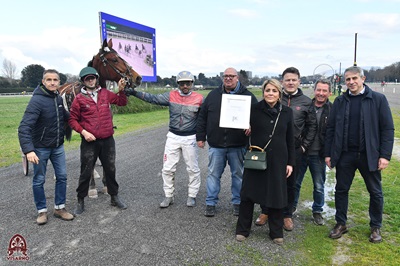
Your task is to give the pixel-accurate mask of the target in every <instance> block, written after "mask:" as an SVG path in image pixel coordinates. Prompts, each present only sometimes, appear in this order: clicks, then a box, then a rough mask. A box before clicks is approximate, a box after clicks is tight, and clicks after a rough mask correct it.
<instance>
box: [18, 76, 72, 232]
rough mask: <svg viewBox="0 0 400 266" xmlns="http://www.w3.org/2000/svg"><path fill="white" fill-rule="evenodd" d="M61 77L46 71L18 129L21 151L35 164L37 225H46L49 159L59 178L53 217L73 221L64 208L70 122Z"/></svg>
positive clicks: (34, 193) (33, 180)
mask: <svg viewBox="0 0 400 266" xmlns="http://www.w3.org/2000/svg"><path fill="white" fill-rule="evenodd" d="M59 86H60V75H59V73H58V71H56V70H54V69H48V70H45V71H44V73H43V79H42V83H41V84H40V85H39V86H38V87H37V88H36V89H35V90H34V92H33V96H32V98H31V100H30V101H29V104H28V106H27V108H26V110H25V113H24V116H23V118H22V121H21V123H20V125H19V128H18V138H19V142H20V145H21V149H22V152H23V153H24V154H26V157H27V159H28V161H29V162H31V163H33V171H34V174H33V179H32V188H33V197H34V201H35V205H36V209H37V211H38V213H39V215H38V217H37V219H36V222H37V224H38V225H43V224H46V223H47V205H46V196H45V192H44V183H45V178H46V170H47V161H48V160H49V159H50V161H51V163H52V165H53V167H54V173H55V176H56V185H55V193H54V216H55V217H57V218H60V219H62V220H66V221H70V220H73V219H74V216H73V215H72V214H70V213H69V212H67V210H66V209H65V194H66V191H67V170H66V163H65V151H64V135H65V130H64V123H66V122H67V120H68V116H69V114H68V112H67V111H66V110H65V108H64V105H63V101H62V98H61V96H60V95H59V94H58V91H57V89H58V87H59Z"/></svg>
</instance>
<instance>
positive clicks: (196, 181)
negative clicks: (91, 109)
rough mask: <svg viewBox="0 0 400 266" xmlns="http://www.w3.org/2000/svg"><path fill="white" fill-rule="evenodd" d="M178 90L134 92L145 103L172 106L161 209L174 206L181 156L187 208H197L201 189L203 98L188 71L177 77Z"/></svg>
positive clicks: (166, 146) (170, 107)
mask: <svg viewBox="0 0 400 266" xmlns="http://www.w3.org/2000/svg"><path fill="white" fill-rule="evenodd" d="M176 82H177V83H178V87H179V90H173V91H168V92H165V93H163V94H158V95H153V94H150V93H147V92H140V91H135V90H131V92H130V93H131V94H132V95H133V96H135V97H137V98H139V99H141V100H143V101H146V102H149V103H152V104H158V105H162V106H169V117H170V119H169V132H168V134H167V142H166V143H165V149H164V163H163V169H162V178H163V182H164V185H163V188H164V193H165V198H164V200H163V201H162V202H161V203H160V208H167V207H168V206H169V205H171V204H173V203H174V191H175V188H174V181H175V178H174V177H175V172H176V165H177V164H178V162H179V159H180V156H181V154H182V156H183V159H184V160H185V163H186V169H187V171H188V174H189V188H188V199H187V202H186V205H187V206H188V207H194V206H195V205H196V196H197V193H198V192H199V188H200V182H201V178H200V168H199V166H198V160H197V159H198V151H197V144H196V126H197V117H198V114H199V110H200V106H201V104H202V102H203V96H202V95H201V94H199V93H197V92H194V91H192V88H193V83H194V76H193V75H192V73H190V72H189V71H182V72H179V73H178V75H177V76H176Z"/></svg>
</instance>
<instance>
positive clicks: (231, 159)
mask: <svg viewBox="0 0 400 266" xmlns="http://www.w3.org/2000/svg"><path fill="white" fill-rule="evenodd" d="M245 152H246V149H245V147H235V148H213V147H210V148H209V149H208V176H207V198H206V204H207V205H210V206H215V205H217V203H218V194H219V191H220V190H221V176H222V173H223V172H224V169H225V166H226V162H227V161H228V164H229V166H230V170H231V175H232V184H231V191H232V201H231V202H232V204H240V189H241V188H242V178H243V161H244V154H245Z"/></svg>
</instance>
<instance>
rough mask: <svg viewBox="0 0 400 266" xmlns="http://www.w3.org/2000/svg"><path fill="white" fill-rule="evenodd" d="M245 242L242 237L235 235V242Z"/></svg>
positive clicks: (244, 238)
mask: <svg viewBox="0 0 400 266" xmlns="http://www.w3.org/2000/svg"><path fill="white" fill-rule="evenodd" d="M245 240H246V237H245V236H244V235H236V241H239V242H243V241H245Z"/></svg>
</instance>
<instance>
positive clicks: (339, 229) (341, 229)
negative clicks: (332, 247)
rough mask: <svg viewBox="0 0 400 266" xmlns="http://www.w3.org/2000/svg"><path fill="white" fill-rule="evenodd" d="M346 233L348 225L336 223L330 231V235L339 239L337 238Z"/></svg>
mask: <svg viewBox="0 0 400 266" xmlns="http://www.w3.org/2000/svg"><path fill="white" fill-rule="evenodd" d="M345 233H347V226H345V225H341V224H336V225H335V227H334V228H333V229H332V231H331V232H330V234H329V237H330V238H333V239H337V238H341V237H342V235H343V234H345Z"/></svg>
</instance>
